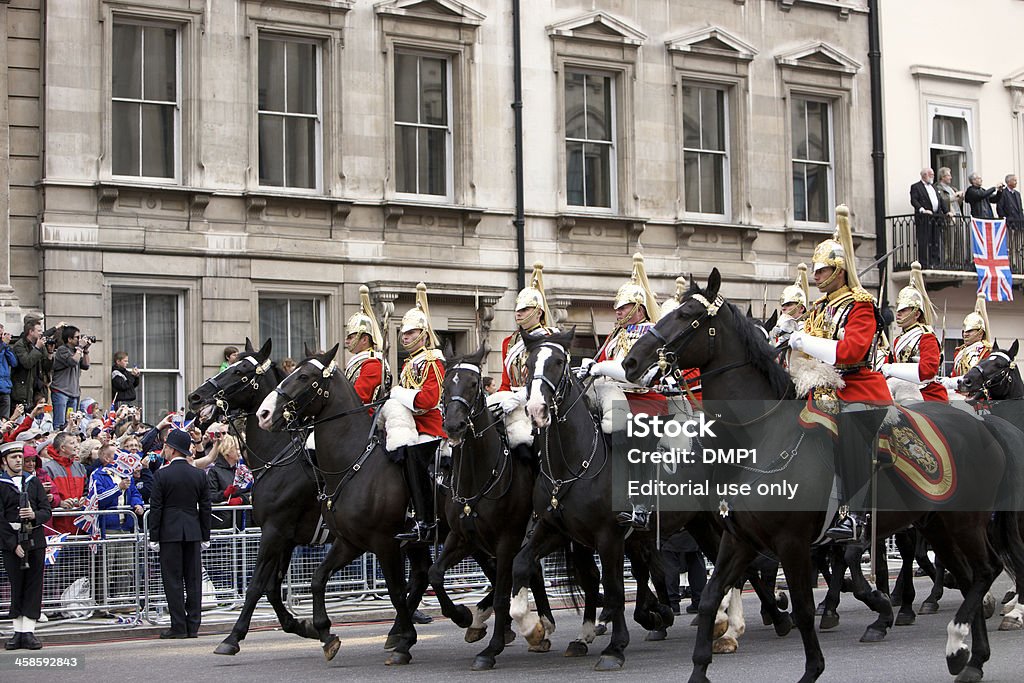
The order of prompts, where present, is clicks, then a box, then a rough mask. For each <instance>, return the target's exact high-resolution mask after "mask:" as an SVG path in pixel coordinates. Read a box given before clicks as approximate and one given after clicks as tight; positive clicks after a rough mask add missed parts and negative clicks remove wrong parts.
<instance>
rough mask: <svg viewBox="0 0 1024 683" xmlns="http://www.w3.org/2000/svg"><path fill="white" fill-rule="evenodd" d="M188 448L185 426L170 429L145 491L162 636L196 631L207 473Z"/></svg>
mask: <svg viewBox="0 0 1024 683" xmlns="http://www.w3.org/2000/svg"><path fill="white" fill-rule="evenodd" d="M191 449H192V437H191V436H189V434H188V432H185V431H182V430H180V429H172V430H171V431H170V433H168V435H167V438H166V439H165V440H164V449H163V453H162V455H163V456H164V458H165V459H166V460H167V461H168V464H167V466H166V467H164V468H163V469H161V470H159V471H158V472H157V473H156V476H155V477H153V491H152V493H151V494H150V499H149V502H150V512H149V541H150V547H151V548H153V549H154V550H158V551H159V552H160V573H161V575H162V576H163V583H164V594H165V595H166V596H167V610H168V611H169V612H170V613H171V628H169V629H168V630H166V631H164V632H163V633H161V634H160V637H161V638H195V637H197V636H198V635H199V621H200V618H201V616H202V615H201V611H200V610H201V609H202V599H203V581H202V573H203V567H202V562H201V558H200V549H201V548H204V549H205V548H208V547H210V489H209V484H208V483H207V481H206V475H204V474H203V473H202V472H201V471H200V470H198V469H196V468H195V467H193V466H192V465H191V464H190V463H189V462H188V460H186V459H185V456H186V455H187V454H188V453H189V452H190V451H191Z"/></svg>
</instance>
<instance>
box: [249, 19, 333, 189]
mask: <svg viewBox="0 0 1024 683" xmlns="http://www.w3.org/2000/svg"><path fill="white" fill-rule="evenodd" d="M320 99H321V98H320V55H319V50H318V47H317V45H316V44H315V43H312V42H307V41H302V40H296V39H289V38H284V37H274V36H261V37H260V41H259V97H258V104H257V107H258V109H259V141H258V145H259V184H260V185H262V186H270V187H288V188H300V189H316V188H317V187H319V173H318V171H319V168H320V163H319V159H320V155H321V150H320V138H321V132H320V130H321V129H320V124H321V120H322V119H321V112H320Z"/></svg>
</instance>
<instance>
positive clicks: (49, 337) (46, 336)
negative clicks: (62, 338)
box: [43, 327, 60, 344]
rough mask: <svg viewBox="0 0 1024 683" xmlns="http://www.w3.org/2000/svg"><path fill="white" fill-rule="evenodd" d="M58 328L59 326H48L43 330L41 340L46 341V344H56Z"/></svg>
mask: <svg viewBox="0 0 1024 683" xmlns="http://www.w3.org/2000/svg"><path fill="white" fill-rule="evenodd" d="M59 329H60V328H59V327H50V328H48V329H45V330H43V341H44V342H46V343H47V344H56V343H57V331H58V330H59Z"/></svg>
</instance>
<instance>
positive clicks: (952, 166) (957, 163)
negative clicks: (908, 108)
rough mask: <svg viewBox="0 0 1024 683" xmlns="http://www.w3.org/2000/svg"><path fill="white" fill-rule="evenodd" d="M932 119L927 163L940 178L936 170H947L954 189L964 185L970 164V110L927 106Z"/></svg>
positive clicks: (937, 177) (936, 176) (936, 177)
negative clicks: (951, 178)
mask: <svg viewBox="0 0 1024 683" xmlns="http://www.w3.org/2000/svg"><path fill="white" fill-rule="evenodd" d="M928 112H929V118H930V119H931V131H930V136H931V138H930V142H931V144H930V146H929V147H930V148H929V161H930V163H931V166H932V169H934V170H935V179H936V180H938V179H939V169H940V168H943V167H948V168H949V170H950V172H951V173H952V175H953V182H952V184H953V187H959V188H963V187H964V186H965V185H966V184H967V167H968V166H969V165H970V162H971V158H970V156H971V119H972V116H971V110H969V109H962V108H960V107H944V106H939V105H930V106H929V107H928Z"/></svg>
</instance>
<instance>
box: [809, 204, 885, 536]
mask: <svg viewBox="0 0 1024 683" xmlns="http://www.w3.org/2000/svg"><path fill="white" fill-rule="evenodd" d="M849 215H850V213H849V209H848V208H847V207H846V206H838V207H836V218H837V222H838V227H837V229H836V232H837V235H836V238H834V239H827V240H825V241H824V242H821V243H820V244H818V246H817V247H816V248H815V249H814V255H813V257H812V259H811V260H812V264H813V269H814V271H813V272H814V284H815V285H816V286H817V287H818V289H819V290H820V291H822V292H824V294H825V296H823V297H821V298H820V299H818V300H817V301H815V302H814V304H813V305H812V307H811V310H810V311H809V312H808V314H807V320H805V322H804V329H803V330H798V331H797V332H794V333H793V334H792V335H791V336H790V338H789V346H790V348H791V349H793V350H794V351H801V352H803V353H804V354H806V355H807V356H809V357H811V358H813V359H816V360H818V361H820V362H823V363H825V364H827V365H831V366H833V367H834V368H835V369H836V370H837V371H838V373H839V375H840V376H841V377H842V379H843V381H844V382H845V386H843V387H842V388H838V389H837V388H835V387H819V388H816V389H814V390H813V393H814V400H815V401H817V402H821V404H823V405H825V406H832V409H833V410H835V409H837V408H838V411H839V412H838V420H837V423H838V430H839V438H838V441H837V444H838V445H837V455H838V456H839V457H838V459H837V460H838V462H837V463H836V469H837V473H838V475H839V478H840V484H841V489H842V493H843V499H844V500H845V501H846V502H847V503H848V504H849V503H851V502H853V503H857V504H856V505H844V506H841V507H840V512H839V519H838V523H836V524H834V525H833V526H832V527H831V528H829V529H828V530H827V531H826V535H827V536H828V537H829V538H831V539H832V540H836V541H850V540H856V539H857V538H859V531H860V525H859V524H858V522H859V520H858V518H857V517H856V516H855V515H854V514H853V513H852V512H849V511H848V509H847V508H848V507H853V508H854V509H856V508H857V507H861V506H860V505H859V503H862V502H863V501H860V500H857V501H851V499H852V497H853V496H854V494H860V493H862V491H863V487H864V484H865V483H866V482H867V481H868V480H869V479H870V474H871V460H872V457H871V455H872V452H871V451H872V449H873V448H874V441H875V435H876V434H877V432H878V429H879V427H880V426H881V424H882V420H884V419H885V416H886V412H887V410H886V409H883V407H886V406H889V405H891V404H892V394H890V393H889V386H888V385H887V384H886V382H885V378H884V377H883V376H882V374H881V373H879V372H877V371H876V370H874V367H873V366H874V357H875V347H876V345H877V343H878V339H879V336H880V334H881V332H882V317H881V312H880V311H879V310H878V307H877V306H876V305H875V300H874V297H872V296H871V294H870V293H869V292H868V291H867V290H865V289H864V288H863V287H861V286H860V281H859V279H858V278H857V262H856V258H855V256H854V251H853V236H852V234H851V232H850V224H849ZM795 360H796V359H794V362H795Z"/></svg>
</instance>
